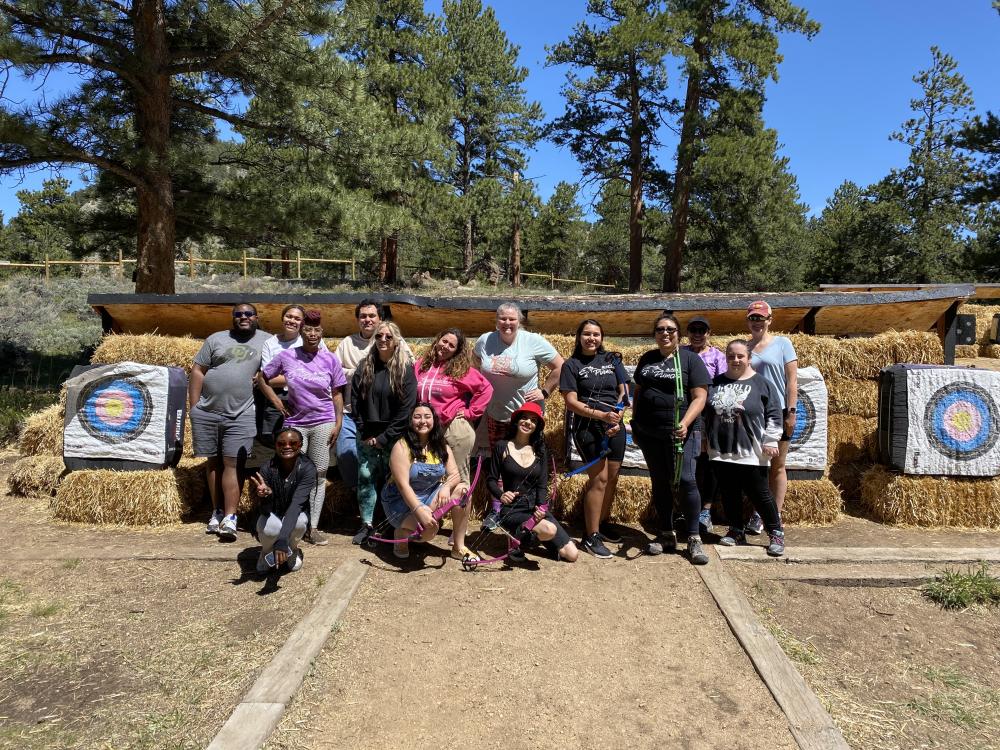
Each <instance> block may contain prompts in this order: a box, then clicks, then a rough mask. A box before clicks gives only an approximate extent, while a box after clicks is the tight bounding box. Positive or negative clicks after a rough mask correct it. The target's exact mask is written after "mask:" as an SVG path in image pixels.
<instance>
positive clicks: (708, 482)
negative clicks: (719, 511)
mask: <svg viewBox="0 0 1000 750" xmlns="http://www.w3.org/2000/svg"><path fill="white" fill-rule="evenodd" d="M712 463H713V462H712V461H710V460H709V459H708V454H707V453H701V454H699V456H698V470H697V476H698V494H699V495H701V505H702V507H703V508H707V507H709V506H710V505H711V504H712V503H714V502H715V495H716V491H717V490H718V489H719V480H718V478H717V477H716V476H715V467H714V466H712ZM715 463H718V461H716V462H715Z"/></svg>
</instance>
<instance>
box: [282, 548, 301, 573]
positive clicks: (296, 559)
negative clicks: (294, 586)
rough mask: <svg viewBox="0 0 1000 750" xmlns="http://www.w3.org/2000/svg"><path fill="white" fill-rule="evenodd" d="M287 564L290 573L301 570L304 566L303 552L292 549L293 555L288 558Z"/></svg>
mask: <svg viewBox="0 0 1000 750" xmlns="http://www.w3.org/2000/svg"><path fill="white" fill-rule="evenodd" d="M285 565H287V566H288V572H290V573H294V572H296V571H297V570H299V568H301V567H302V553H300V552H299V551H298V550H292V555H291V557H289V558H288V561H287V562H285Z"/></svg>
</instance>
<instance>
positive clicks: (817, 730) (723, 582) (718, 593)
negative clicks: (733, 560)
mask: <svg viewBox="0 0 1000 750" xmlns="http://www.w3.org/2000/svg"><path fill="white" fill-rule="evenodd" d="M697 570H698V574H699V575H700V576H701V579H702V581H704V582H705V585H706V586H707V587H708V590H709V591H710V592H711V593H712V596H713V597H714V598H715V602H716V604H718V605H719V609H720V610H721V611H722V614H723V615H724V616H725V618H726V620H727V621H728V622H729V627H730V628H731V629H732V631H733V634H734V635H735V636H736V638H737V639H738V640H739V642H740V645H741V646H743V649H744V650H745V651H746V652H747V656H749V657H750V661H752V662H753V665H754V668H755V669H756V670H757V673H758V674H759V675H760V677H761V679H762V680H763V681H764V684H765V685H767V689H768V690H770V691H771V695H773V696H774V700H775V702H776V703H777V704H778V706H780V707H781V710H782V711H783V712H784V713H785V717H786V718H787V719H788V725H789V727H790V728H791V730H792V736H793V737H794V738H795V741H796V743H798V746H799V747H800V748H802V750H850V747H849V746H848V744H847V742H846V741H845V740H844V735H843V734H841V732H840V729H838V728H837V725H836V724H834V723H833V718H832V717H831V716H830V714H828V713H827V712H826V709H825V708H823V704H822V703H820V701H819V698H817V697H816V694H815V693H814V692H813V691H812V690H811V689H810V688H809V685H807V684H806V681H805V680H804V679H803V678H802V675H800V674H799V672H798V670H797V669H795V666H794V665H793V664H792V662H791V660H789V658H788V657H787V656H786V655H785V652H784V651H782V649H781V646H780V645H778V642H777V641H776V640H775V639H774V636H772V635H771V634H770V633H769V632H768V630H767V628H765V627H764V626H763V625H762V624H761V622H760V620H759V619H757V615H756V614H755V613H754V611H753V608H752V607H751V606H750V602H749V601H747V598H746V597H745V596H743V592H742V591H740V589H739V587H738V586H737V585H736V582H735V581H734V580H733V579H732V578H731V577H730V576H729V574H728V573H726V571H725V570H724V569H723V566H722V561H721V560H720V559H719V558H718V556H715V559H714V560H712V561H711V562H710V563H709V564H708V565H699V566H697Z"/></svg>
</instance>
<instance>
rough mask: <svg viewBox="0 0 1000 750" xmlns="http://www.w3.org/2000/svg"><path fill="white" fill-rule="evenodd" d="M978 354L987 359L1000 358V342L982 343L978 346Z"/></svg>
mask: <svg viewBox="0 0 1000 750" xmlns="http://www.w3.org/2000/svg"><path fill="white" fill-rule="evenodd" d="M979 356H980V357H987V358H989V359H1000V344H982V345H980V347H979Z"/></svg>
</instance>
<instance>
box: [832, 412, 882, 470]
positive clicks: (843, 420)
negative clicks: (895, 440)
mask: <svg viewBox="0 0 1000 750" xmlns="http://www.w3.org/2000/svg"><path fill="white" fill-rule="evenodd" d="M827 428H828V432H827V463H829V464H831V465H832V464H846V463H858V462H868V463H871V462H873V461H875V460H876V459H877V458H878V441H877V434H878V420H876V419H869V418H866V417H853V416H850V415H848V414H830V415H829V419H828V424H827Z"/></svg>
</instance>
